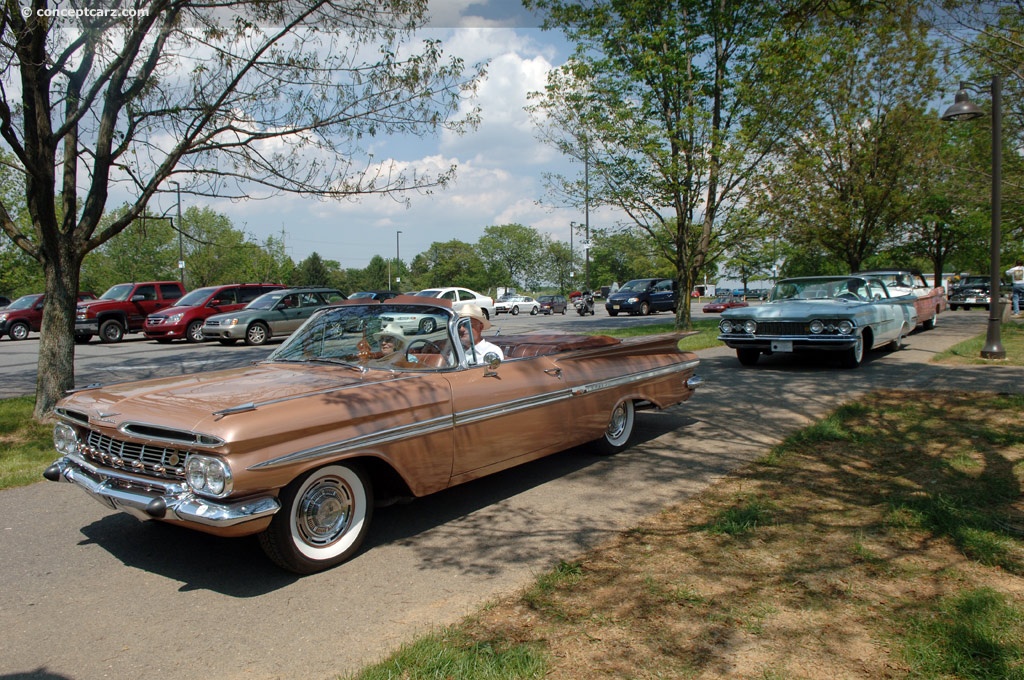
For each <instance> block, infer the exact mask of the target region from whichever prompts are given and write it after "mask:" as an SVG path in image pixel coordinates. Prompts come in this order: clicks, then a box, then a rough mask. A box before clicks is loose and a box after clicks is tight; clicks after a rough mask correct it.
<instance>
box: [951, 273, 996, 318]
mask: <svg viewBox="0 0 1024 680" xmlns="http://www.w3.org/2000/svg"><path fill="white" fill-rule="evenodd" d="M991 284H992V280H991V279H990V278H989V277H988V276H965V277H963V278H962V279H960V282H959V283H957V284H956V285H955V286H952V287H950V289H949V308H950V310H952V311H955V310H957V309H960V308H961V307H963V308H964V309H970V308H971V307H984V308H985V309H988V306H989V301H990V296H989V289H990V288H991V287H992V286H991Z"/></svg>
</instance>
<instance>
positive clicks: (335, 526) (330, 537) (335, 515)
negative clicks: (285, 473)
mask: <svg viewBox="0 0 1024 680" xmlns="http://www.w3.org/2000/svg"><path fill="white" fill-rule="evenodd" d="M352 510H353V507H352V492H351V489H349V488H348V487H347V486H345V485H343V484H342V483H341V482H340V480H335V479H325V480H322V481H321V482H320V483H319V484H317V485H316V486H314V487H312V488H310V489H309V490H307V491H306V494H305V495H304V496H303V497H302V503H301V504H300V505H299V508H298V512H297V513H296V517H295V526H296V529H297V530H298V532H299V536H300V537H301V538H302V540H303V541H304V542H305V543H307V544H309V545H313V546H318V547H322V546H325V545H329V544H331V543H333V542H334V541H336V540H337V539H338V538H339V537H341V536H342V535H343V534H344V533H345V532H346V531H348V528H349V525H350V523H351V520H352Z"/></svg>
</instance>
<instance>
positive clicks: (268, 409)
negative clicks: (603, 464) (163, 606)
mask: <svg viewBox="0 0 1024 680" xmlns="http://www.w3.org/2000/svg"><path fill="white" fill-rule="evenodd" d="M410 315H413V316H431V317H438V318H440V319H441V320H442V322H443V323H439V324H438V325H437V326H436V328H434V327H432V328H431V329H430V330H429V332H424V330H423V329H422V328H419V327H412V328H408V329H406V328H405V327H403V326H402V325H401V324H400V323H398V322H397V321H396V319H398V318H400V317H404V316H410ZM470 322H471V319H470V318H468V317H459V316H457V315H456V313H455V312H453V310H452V309H451V306H450V303H447V302H446V301H444V300H440V299H425V298H423V297H409V296H400V297H397V298H394V299H391V300H387V301H385V302H383V303H380V302H376V301H371V302H367V301H363V300H358V301H352V302H345V303H341V304H338V305H335V306H331V307H326V308H324V309H322V310H320V311H318V312H317V313H316V314H315V315H314V316H312V317H311V318H310V319H309V320H308V321H306V323H305V324H304V325H303V326H302V327H301V328H299V329H298V330H297V331H295V333H294V334H292V335H291V336H290V337H289V338H288V339H287V340H286V341H285V342H284V343H283V344H282V345H281V346H280V347H279V348H278V349H277V350H275V351H274V352H273V353H272V354H271V355H270V356H269V357H268V358H267V359H266V360H265V361H263V362H261V363H259V364H256V365H254V366H251V367H246V368H238V369H230V370H225V371H219V372H210V373H202V374H197V375H187V376H178V377H172V378H163V379H157V380H148V381H143V382H136V383H125V384H118V385H112V386H106V387H87V388H85V389H82V390H80V391H76V392H74V393H73V394H71V395H69V396H68V397H66V398H64V399H63V400H61V402H59V403H58V406H57V408H56V409H55V413H56V415H57V417H58V419H59V422H58V424H57V425H56V426H55V428H54V442H55V445H56V448H57V451H58V452H59V454H60V456H61V457H60V458H59V459H58V460H57V461H56V462H55V463H54V464H53V465H52V466H50V467H49V468H48V469H47V470H46V472H45V474H44V476H45V477H46V478H47V479H49V480H51V481H62V482H70V483H73V484H76V485H78V486H79V487H81V488H82V489H84V490H85V491H86V492H87V493H89V494H90V495H92V496H93V497H94V498H95V499H96V500H98V501H99V502H101V503H103V504H104V505H105V506H107V507H109V508H112V509H115V510H123V511H126V512H129V513H131V514H133V515H135V516H136V517H138V518H140V519H143V520H159V521H164V522H171V523H175V524H179V525H183V526H186V527H190V528H193V529H197V530H199V531H205V532H209V533H212V534H216V535H219V536H225V537H230V536H244V535H251V534H258V536H259V540H260V543H261V545H262V547H263V549H264V551H265V552H266V554H267V555H268V556H269V557H270V559H271V560H273V561H274V562H275V563H277V564H278V565H280V566H281V567H283V568H285V569H288V570H291V571H293V572H296V573H303V574H305V573H312V572H316V571H319V570H322V569H325V568H328V567H331V566H333V565H336V564H338V563H340V562H343V561H344V560H346V559H348V558H349V557H350V556H352V555H353V554H354V553H355V552H356V551H357V550H358V549H359V547H360V544H361V543H362V542H363V539H364V537H365V536H366V534H367V531H368V530H369V526H370V520H371V518H372V516H373V508H374V505H375V503H383V502H386V501H387V500H388V499H394V498H400V497H409V496H423V495H426V494H430V493H434V492H436V491H440V490H442V489H447V488H449V487H452V486H455V485H457V484H461V483H463V482H468V481H470V480H473V479H477V478H479V477H483V476H485V475H489V474H491V473H494V472H497V471H499V470H503V469H506V468H509V467H512V466H515V465H519V464H521V463H525V462H527V461H530V460H534V459H537V458H540V457H542V456H546V455H548V454H551V453H555V452H557V451H562V450H564V449H567V448H570V447H573V446H577V445H580V444H586V443H588V442H590V443H592V446H593V448H595V449H596V450H598V451H601V452H608V453H614V452H616V451H619V450H621V449H623V448H625V447H626V446H628V445H629V441H630V435H631V434H632V432H633V426H634V416H635V413H636V411H637V410H638V409H646V408H667V407H669V406H672V405H674V404H679V403H681V402H684V401H686V400H687V399H689V398H690V397H691V396H692V395H693V393H694V391H695V389H696V388H697V387H698V386H699V385H700V384H701V382H702V381H701V379H700V378H699V377H697V376H696V375H695V373H694V372H695V370H696V368H697V364H698V360H697V358H696V356H695V355H694V354H692V353H691V352H686V351H681V350H680V349H679V348H678V342H679V339H680V337H681V335H682V334H665V335H658V336H648V337H646V338H634V339H627V340H618V339H615V338H611V337H607V336H600V335H598V336H586V335H569V334H536V335H535V334H526V335H509V336H500V335H499V336H493V337H488V338H487V340H488V341H490V342H491V343H493V345H497V348H498V349H500V350H501V352H503V353H504V358H502V357H501V356H500V355H499V353H498V352H495V351H493V350H492V351H490V352H488V353H486V354H485V355H484V356H483V357H480V356H477V351H476V349H475V348H476V346H477V341H478V340H479V338H478V337H474V330H473V328H474V326H473V325H472V324H471V323H470ZM476 323H477V324H479V322H476ZM570 424H571V426H570ZM524 432H529V433H530V435H529V436H523V433H524Z"/></svg>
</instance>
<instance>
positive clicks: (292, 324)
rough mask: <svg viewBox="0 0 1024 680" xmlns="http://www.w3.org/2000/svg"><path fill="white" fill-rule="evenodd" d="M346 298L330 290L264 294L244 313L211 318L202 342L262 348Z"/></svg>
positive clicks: (301, 289)
mask: <svg viewBox="0 0 1024 680" xmlns="http://www.w3.org/2000/svg"><path fill="white" fill-rule="evenodd" d="M344 299H345V296H344V295H342V294H341V292H340V291H337V290H335V289H333V288H282V289H281V290H272V291H270V292H269V293H264V294H263V295H261V296H259V297H258V298H256V299H255V300H253V301H252V302H250V303H249V304H247V305H246V306H245V307H244V308H243V309H240V310H238V311H236V312H228V313H227V314H214V315H213V316H211V317H209V318H208V319H206V321H205V322H204V323H203V338H204V339H206V340H216V341H217V342H219V343H220V344H222V345H233V344H235V343H236V342H238V341H239V340H245V344H247V345H263V344H266V343H267V341H268V340H270V339H271V338H275V337H280V336H283V335H290V334H291V333H292V332H294V331H295V329H297V328H298V327H299V326H301V325H302V323H303V322H304V321H305V320H306V319H308V318H309V317H311V316H313V312H315V311H316V310H318V309H320V308H321V307H325V306H327V305H331V304H334V303H336V302H341V301H342V300H344Z"/></svg>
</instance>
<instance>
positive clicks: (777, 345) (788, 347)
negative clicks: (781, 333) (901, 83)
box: [772, 340, 793, 352]
mask: <svg viewBox="0 0 1024 680" xmlns="http://www.w3.org/2000/svg"><path fill="white" fill-rule="evenodd" d="M772 351H773V352H792V351H793V341H792V340H772Z"/></svg>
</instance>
